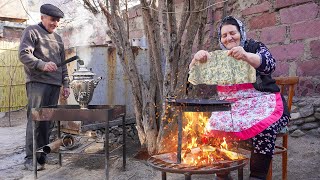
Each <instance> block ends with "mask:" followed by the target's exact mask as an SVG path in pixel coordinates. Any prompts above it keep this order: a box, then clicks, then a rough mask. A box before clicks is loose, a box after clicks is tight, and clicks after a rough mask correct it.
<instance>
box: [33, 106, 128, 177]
mask: <svg viewBox="0 0 320 180" xmlns="http://www.w3.org/2000/svg"><path fill="white" fill-rule="evenodd" d="M31 115H32V129H33V172H34V179H37V159H36V153H37V148H36V147H37V142H36V140H35V138H36V137H35V123H36V121H57V123H58V138H61V132H60V121H83V122H87V123H88V122H89V123H90V122H94V123H96V122H100V123H104V128H105V140H104V145H105V146H104V147H105V153H104V155H105V174H106V176H105V179H106V180H108V179H109V145H108V143H109V121H113V120H115V119H117V118H122V128H123V169H124V170H125V166H126V138H125V137H126V133H125V132H126V128H125V116H126V108H125V105H89V106H88V109H80V106H79V105H58V106H51V107H42V108H32V110H31ZM61 154H62V152H60V151H59V165H60V166H62V157H61Z"/></svg>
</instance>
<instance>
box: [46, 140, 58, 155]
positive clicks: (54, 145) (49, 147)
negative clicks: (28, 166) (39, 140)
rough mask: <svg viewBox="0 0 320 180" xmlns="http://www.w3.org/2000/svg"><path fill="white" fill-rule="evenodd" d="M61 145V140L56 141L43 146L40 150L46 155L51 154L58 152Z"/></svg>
mask: <svg viewBox="0 0 320 180" xmlns="http://www.w3.org/2000/svg"><path fill="white" fill-rule="evenodd" d="M61 145H62V139H57V140H55V141H53V142H52V143H50V144H47V145H45V146H43V148H42V150H43V152H44V153H46V154H49V153H51V152H58V151H59V148H60V146H61Z"/></svg>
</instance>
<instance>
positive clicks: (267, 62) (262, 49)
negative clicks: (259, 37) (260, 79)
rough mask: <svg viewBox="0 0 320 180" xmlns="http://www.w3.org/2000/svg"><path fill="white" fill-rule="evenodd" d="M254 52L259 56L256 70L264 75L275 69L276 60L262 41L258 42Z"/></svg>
mask: <svg viewBox="0 0 320 180" xmlns="http://www.w3.org/2000/svg"><path fill="white" fill-rule="evenodd" d="M256 54H258V55H259V56H260V58H261V64H260V66H259V67H258V68H257V71H259V72H260V73H261V74H264V75H268V74H271V73H272V72H273V71H274V70H275V69H276V60H275V59H274V58H273V56H272V54H271V52H270V51H269V49H268V48H267V47H266V46H265V45H264V44H263V43H261V42H259V44H258V48H257V50H256Z"/></svg>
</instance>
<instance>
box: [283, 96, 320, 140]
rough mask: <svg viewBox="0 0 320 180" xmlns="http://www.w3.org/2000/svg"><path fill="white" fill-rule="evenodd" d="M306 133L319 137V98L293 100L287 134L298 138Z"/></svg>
mask: <svg viewBox="0 0 320 180" xmlns="http://www.w3.org/2000/svg"><path fill="white" fill-rule="evenodd" d="M308 131H310V132H312V134H315V135H320V97H300V98H294V102H293V106H292V110H291V121H290V122H289V132H290V133H291V136H293V137H299V136H303V135H304V134H305V132H308Z"/></svg>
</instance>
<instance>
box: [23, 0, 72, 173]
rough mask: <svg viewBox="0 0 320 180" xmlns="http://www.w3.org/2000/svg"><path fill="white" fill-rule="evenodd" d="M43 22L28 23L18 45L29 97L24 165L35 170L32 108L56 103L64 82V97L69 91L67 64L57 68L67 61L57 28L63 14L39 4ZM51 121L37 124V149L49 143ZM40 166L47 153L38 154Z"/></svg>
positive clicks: (51, 6)
mask: <svg viewBox="0 0 320 180" xmlns="http://www.w3.org/2000/svg"><path fill="white" fill-rule="evenodd" d="M40 12H41V22H40V23H39V24H37V25H31V26H28V27H27V28H26V29H25V30H24V32H23V34H22V37H21V42H20V47H19V57H20V61H21V62H22V63H23V64H24V69H25V74H26V90H27V96H28V109H27V118H28V123H27V129H26V157H25V163H24V165H25V168H26V169H27V170H33V163H32V150H33V142H32V141H33V131H32V119H31V108H37V107H43V106H49V105H57V103H58V99H59V94H60V87H61V85H63V92H62V94H63V96H64V97H65V98H67V97H68V96H69V94H70V90H69V85H68V72H67V67H66V65H63V66H62V67H57V64H58V63H61V62H62V61H64V60H65V53H64V45H63V42H62V39H61V37H60V36H59V35H58V34H56V33H55V32H54V31H55V29H56V28H57V27H58V25H59V21H60V18H63V16H64V13H63V12H62V11H61V10H60V9H59V8H57V7H56V6H54V5H52V4H44V5H42V6H41V7H40ZM51 125H52V122H49V121H43V122H37V123H36V132H37V133H36V140H37V148H39V147H42V146H44V145H46V144H48V143H49V136H50V130H51ZM37 162H38V163H39V164H40V166H39V168H40V169H44V164H45V163H46V155H45V154H43V153H42V154H37Z"/></svg>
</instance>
